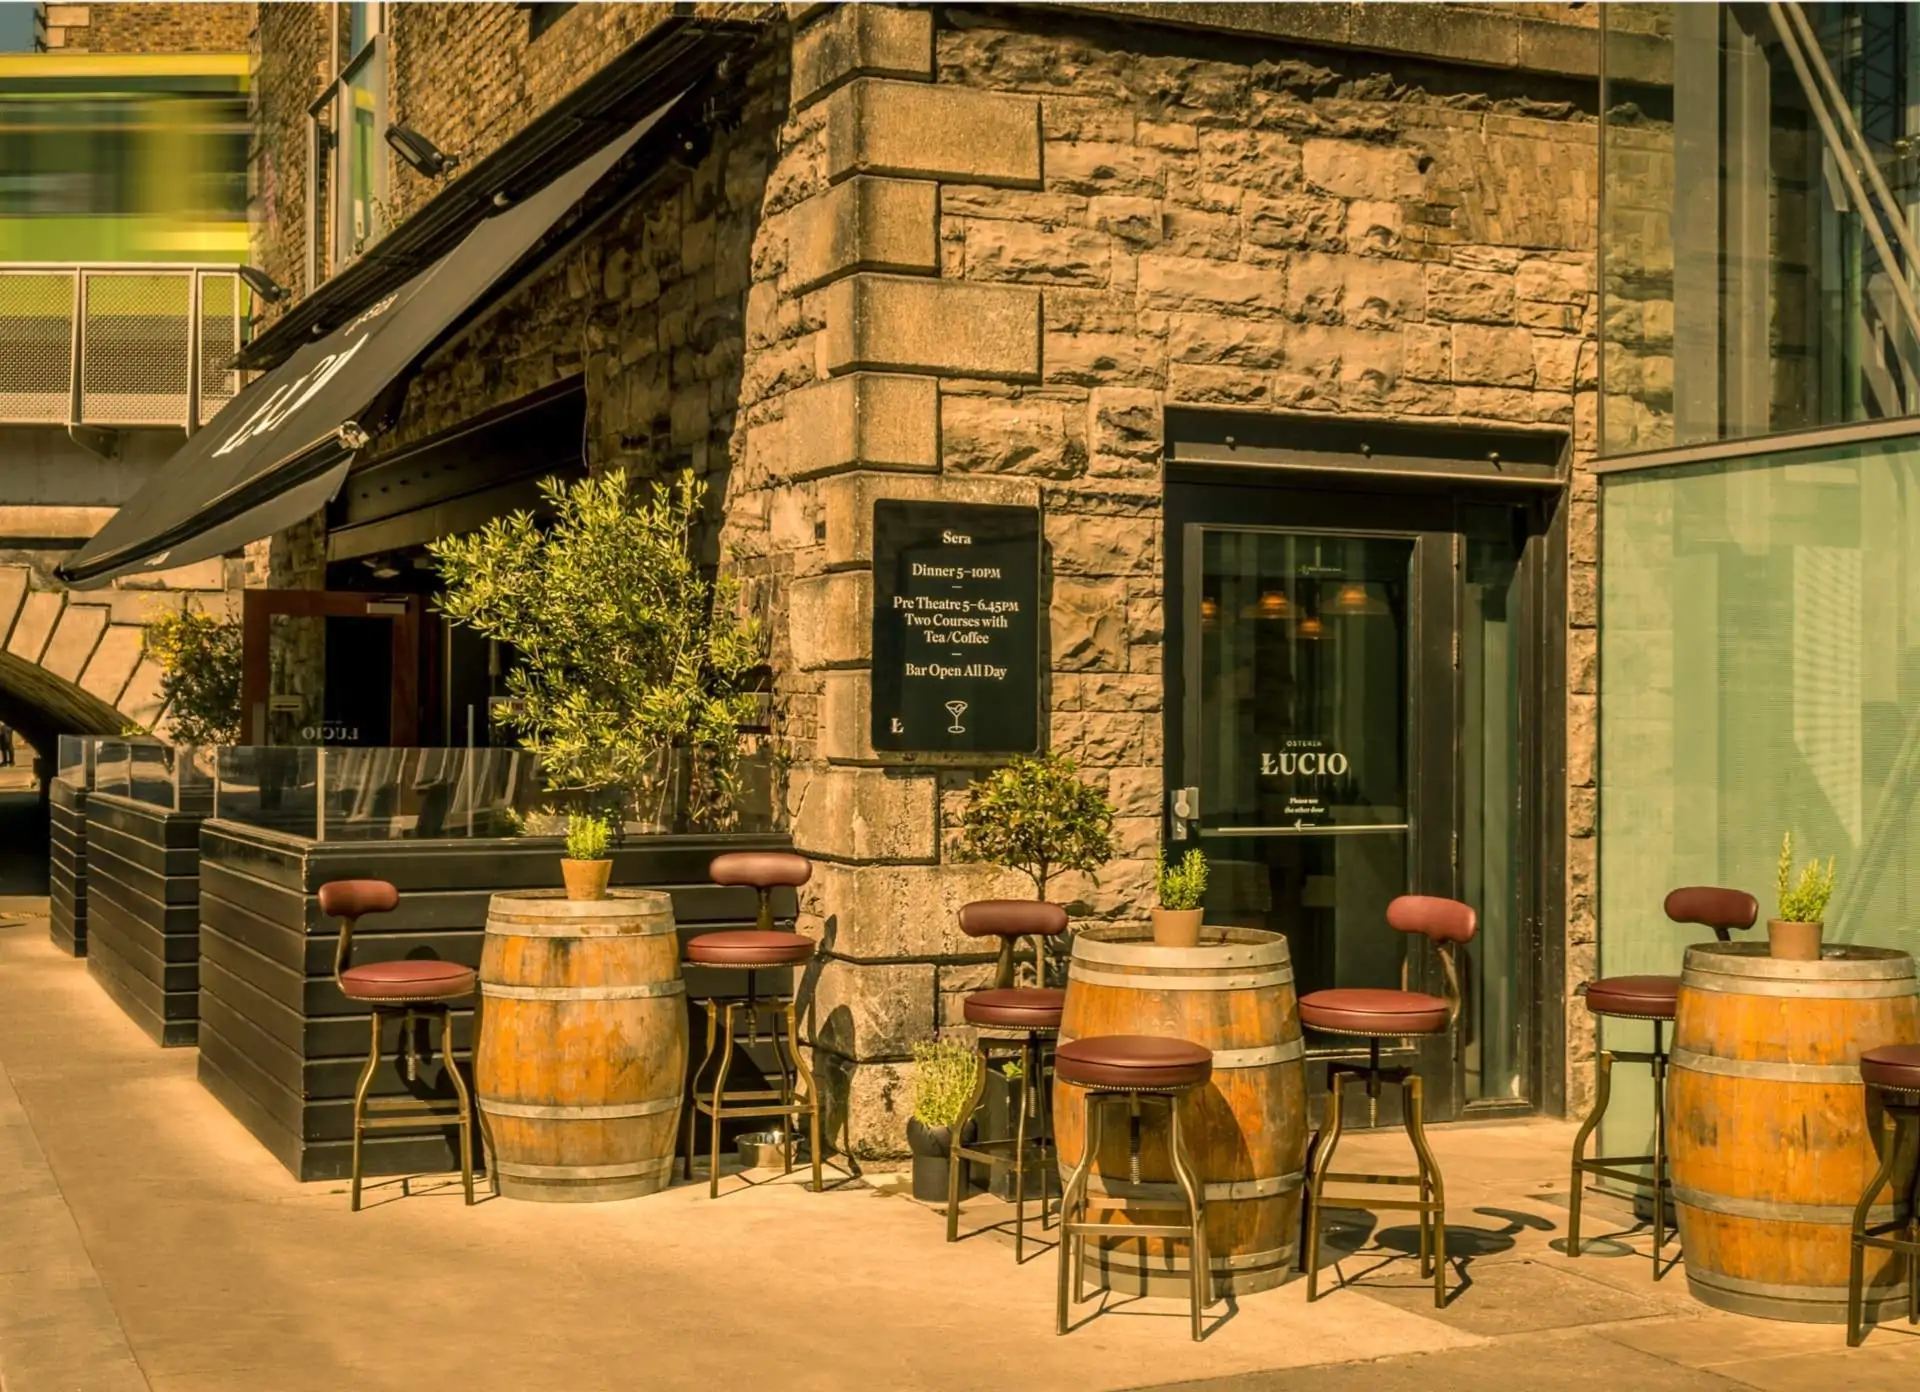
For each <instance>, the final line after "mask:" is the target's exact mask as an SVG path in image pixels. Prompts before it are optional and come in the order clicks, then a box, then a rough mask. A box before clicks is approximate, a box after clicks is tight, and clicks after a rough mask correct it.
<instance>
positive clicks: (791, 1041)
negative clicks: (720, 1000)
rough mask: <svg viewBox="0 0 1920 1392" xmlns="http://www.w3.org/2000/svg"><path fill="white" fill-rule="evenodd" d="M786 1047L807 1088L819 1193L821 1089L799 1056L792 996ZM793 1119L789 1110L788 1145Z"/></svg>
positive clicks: (822, 1186)
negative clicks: (815, 1083)
mask: <svg viewBox="0 0 1920 1392" xmlns="http://www.w3.org/2000/svg"><path fill="white" fill-rule="evenodd" d="M787 1049H788V1052H789V1053H790V1054H791V1055H792V1059H793V1073H794V1077H795V1078H797V1079H798V1080H799V1084H800V1086H802V1087H804V1088H805V1089H806V1090H807V1158H808V1160H810V1161H811V1162H812V1166H813V1192H814V1193H816V1194H818V1193H820V1192H821V1191H822V1190H824V1189H825V1188H826V1182H825V1181H824V1180H823V1179H822V1178H821V1176H820V1089H819V1088H818V1087H816V1086H815V1085H814V1081H813V1070H812V1069H811V1068H809V1067H808V1066H807V1065H806V1063H805V1062H804V1061H803V1060H802V1059H801V1057H800V1007H799V1003H798V1001H796V1000H794V999H791V998H790V999H789V1000H788V1001H787ZM788 1101H789V1102H791V1101H792V1098H791V1097H789V1099H788ZM795 1120H796V1117H795V1116H794V1114H793V1113H792V1112H789V1113H788V1114H787V1117H786V1120H785V1129H786V1131H787V1135H788V1137H789V1145H791V1137H792V1134H793V1123H794V1121H795ZM789 1164H791V1161H789ZM789 1172H791V1171H789Z"/></svg>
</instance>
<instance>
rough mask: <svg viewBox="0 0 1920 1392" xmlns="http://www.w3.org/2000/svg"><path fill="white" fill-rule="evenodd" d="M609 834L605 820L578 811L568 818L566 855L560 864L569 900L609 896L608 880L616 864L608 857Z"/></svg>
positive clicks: (609, 830) (609, 829)
mask: <svg viewBox="0 0 1920 1392" xmlns="http://www.w3.org/2000/svg"><path fill="white" fill-rule="evenodd" d="M610 834H611V828H609V827H608V826H607V820H606V818H604V817H596V816H594V815H593V814H592V813H590V812H578V813H574V814H573V815H571V816H569V817H568V818H567V853H566V855H565V856H563V857H562V858H561V861H560V876H561V878H562V879H563V880H564V881H565V882H566V886H567V898H569V899H604V898H606V897H607V881H608V879H610V878H611V877H612V875H613V861H612V859H611V858H610V857H609V856H608V855H607V841H608V838H609V836H610Z"/></svg>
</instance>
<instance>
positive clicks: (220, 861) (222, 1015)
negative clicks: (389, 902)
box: [199, 820, 795, 1180]
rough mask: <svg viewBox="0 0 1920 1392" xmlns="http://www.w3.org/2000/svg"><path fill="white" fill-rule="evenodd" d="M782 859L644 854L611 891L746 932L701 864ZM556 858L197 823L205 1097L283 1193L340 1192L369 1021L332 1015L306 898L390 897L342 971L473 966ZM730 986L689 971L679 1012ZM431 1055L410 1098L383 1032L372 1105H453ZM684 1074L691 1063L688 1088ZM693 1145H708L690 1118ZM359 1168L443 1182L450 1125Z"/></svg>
mask: <svg viewBox="0 0 1920 1392" xmlns="http://www.w3.org/2000/svg"><path fill="white" fill-rule="evenodd" d="M790 846H791V842H790V840H789V839H788V838H787V837H786V836H784V835H757V834H756V835H737V836H661V837H649V838H645V839H643V840H641V841H639V842H637V843H631V844H629V845H627V846H624V847H621V848H619V849H617V850H616V851H615V852H614V853H613V859H614V872H613V882H614V883H615V884H616V885H622V886H652V887H656V888H660V889H664V890H666V891H667V892H668V893H669V894H670V895H671V896H672V899H673V911H674V917H675V918H676V919H677V920H678V923H679V925H680V931H681V936H682V938H683V939H685V938H688V937H693V936H696V935H697V934H699V933H701V932H708V931H712V930H714V929H717V928H742V927H751V926H752V924H753V918H754V911H755V902H756V901H755V896H754V892H753V891H752V890H750V889H743V888H726V887H722V886H719V885H715V884H712V883H709V882H708V880H707V866H708V863H709V862H710V861H711V860H712V859H713V857H714V856H716V855H718V854H720V853H721V852H723V851H729V850H786V849H789V848H790ZM561 850H562V843H561V842H560V841H559V840H558V839H556V838H546V837H539V838H534V837H528V838H517V839H472V840H468V839H454V840H393V841H315V840H310V839H308V838H305V837H299V836H290V835H286V834H284V833H281V832H276V831H268V830H264V829H262V828H259V827H253V826H245V825H242V824H240V823H237V822H229V821H218V820H208V821H207V822H206V824H205V825H204V826H203V827H202V828H201V832H200V856H201V865H200V877H201V894H200V982H199V987H200V989H199V1016H200V1038H199V1043H200V1070H199V1072H200V1081H201V1083H202V1084H204V1085H205V1086H206V1088H207V1089H208V1090H209V1091H210V1092H212V1093H213V1094H214V1095H215V1096H216V1097H218V1098H219V1099H220V1101H221V1103H222V1104H224V1105H225V1106H226V1108H227V1110H228V1111H230V1112H232V1113H233V1114H234V1116H235V1117H237V1118H238V1119H239V1121H240V1122H241V1124H242V1125H244V1126H245V1127H246V1128H247V1129H248V1130H249V1131H251V1132H253V1134H254V1135H255V1136H256V1137H257V1138H258V1139H259V1140H260V1142H261V1143H262V1144H263V1145H265V1146H266V1147H267V1149H269V1150H270V1151H272V1152H273V1154H274V1156H275V1157H276V1158H277V1159H279V1161H280V1163H281V1164H283V1165H285V1166H286V1167H287V1169H288V1170H289V1171H290V1172H291V1173H292V1174H293V1175H294V1176H295V1177H296V1178H298V1179H302V1180H314V1179H339V1178H342V1177H344V1176H345V1175H346V1174H347V1173H348V1172H349V1166H350V1163H351V1158H352V1155H351V1152H352V1134H353V1133H352V1098H353V1090H354V1085H355V1083H356V1081H357V1080H358V1078H359V1074H360V1069H361V1067H362V1065H363V1063H364V1061H365V1059H366V1055H367V1047H368V1044H369V1042H370V1033H369V1031H370V1026H369V1024H368V1011H367V1008H366V1007H365V1006H364V1005H356V1004H354V1003H352V1002H349V1001H348V1000H346V999H345V998H344V997H343V996H341V994H340V992H339V988H338V987H336V986H335V984H334V981H333V956H334V949H335V946H336V943H337V941H338V937H339V928H338V924H337V923H336V922H335V921H334V920H332V919H329V918H327V917H325V916H324V915H322V914H321V913H320V907H319V903H318V900H317V897H316V896H317V893H318V890H319V888H320V886H321V885H323V884H326V883H327V882H328V881H330V880H347V879H378V880H386V881H389V882H390V883H392V884H393V885H394V886H396V887H397V888H398V889H399V890H400V896H401V897H400V906H399V908H397V909H396V910H395V911H394V912H393V913H390V914H381V915H378V916H376V917H370V918H368V919H366V920H365V921H364V922H362V923H361V925H360V926H359V928H358V929H357V930H356V931H355V934H354V961H355V962H356V963H367V962H380V961H392V960H395V959H399V958H406V957H431V958H440V959H443V960H446V961H452V962H460V963H463V964H464V965H466V966H470V967H478V966H479V965H480V948H481V943H482V940H483V938H484V936H485V932H484V929H485V925H486V918H487V904H488V900H489V899H490V897H491V896H492V895H493V894H494V892H495V891H498V890H503V889H540V888H555V887H558V885H559V883H560V854H561ZM774 907H775V912H776V913H777V914H778V915H779V916H780V917H782V918H789V917H791V916H792V914H793V913H794V909H795V896H794V894H793V891H791V890H782V891H780V892H779V893H778V894H777V895H776V896H775V900H774ZM739 975H740V974H739V973H736V972H701V971H699V970H693V971H689V972H688V973H687V993H688V997H689V1000H690V1001H693V1000H698V999H700V998H701V997H702V996H704V995H709V994H712V995H729V994H737V993H738V992H739V991H740V989H741V982H740V980H739ZM790 975H791V974H790V973H780V972H763V973H761V974H760V977H761V982H762V987H761V989H762V990H763V991H769V992H770V991H784V990H789V989H791V982H790V979H788V978H790ZM689 1013H690V1016H691V1018H690V1022H689V1023H690V1028H691V1029H692V1031H693V1033H694V1035H695V1036H696V1040H697V1042H698V1043H700V1044H704V1042H705V1040H704V1033H703V1031H704V1021H703V1020H702V1019H701V1018H700V1013H699V1011H698V1010H697V1009H695V1010H692V1011H690V1012H689ZM472 1045H473V1011H472V1009H471V1007H469V1008H466V1009H461V1010H457V1011H456V1012H455V1015H454V1047H455V1053H456V1056H457V1057H458V1058H459V1059H460V1060H462V1062H463V1063H464V1062H466V1061H468V1060H470V1057H471V1053H470V1051H471V1049H472ZM437 1048H438V1041H437V1040H432V1041H424V1040H423V1041H422V1048H421V1051H420V1060H419V1062H420V1068H419V1077H418V1080H417V1081H415V1082H411V1083H409V1082H408V1081H407V1080H406V1079H405V1078H404V1077H403V1076H402V1074H401V1071H400V1070H399V1068H397V1067H396V1066H395V1064H394V1062H393V1056H394V1054H395V1052H396V1043H395V1038H394V1029H393V1027H392V1026H391V1025H389V1026H388V1027H387V1032H386V1038H385V1057H384V1058H383V1060H382V1063H381V1066H380V1068H379V1069H378V1070H377V1071H376V1073H375V1075H374V1081H373V1086H372V1091H371V1095H372V1096H401V1095H404V1094H411V1095H414V1096H417V1097H423V1098H424V1097H432V1098H438V1099H441V1100H451V1098H452V1096H453V1090H452V1085H451V1083H450V1082H448V1080H447V1079H446V1078H445V1077H444V1076H443V1070H442V1068H441V1066H440V1064H439V1061H438V1057H437V1053H436V1052H435V1051H436V1050H437ZM698 1063H699V1051H698V1049H695V1050H693V1051H692V1053H691V1054H690V1061H689V1065H688V1067H689V1071H691V1069H692V1068H693V1067H695V1066H697V1065H698ZM765 1124H766V1123H765V1122H764V1121H761V1122H760V1123H758V1127H757V1128H756V1127H754V1126H750V1125H743V1126H741V1127H740V1128H739V1129H742V1130H746V1129H764V1127H765ZM732 1129H733V1128H731V1127H730V1128H729V1130H732ZM699 1136H700V1141H701V1144H702V1145H703V1146H704V1144H705V1138H706V1128H705V1122H704V1119H703V1121H702V1125H701V1128H700V1133H699ZM477 1139H478V1138H477V1137H476V1142H477ZM729 1143H730V1141H729ZM723 1154H724V1152H723ZM363 1157H364V1159H363V1163H364V1172H365V1173H366V1174H369V1175H390V1174H417V1173H441V1172H445V1171H447V1170H451V1169H453V1168H455V1167H456V1166H457V1165H458V1163H459V1158H458V1157H459V1133H458V1130H457V1129H456V1128H454V1127H452V1126H445V1127H439V1128H435V1129H429V1130H423V1131H422V1132H420V1133H418V1134H415V1133H412V1132H393V1131H375V1132H369V1133H368V1135H367V1137H366V1140H365V1141H364V1142H363ZM479 1163H480V1160H479V1156H478V1154H477V1153H476V1156H475V1164H476V1166H478V1165H479Z"/></svg>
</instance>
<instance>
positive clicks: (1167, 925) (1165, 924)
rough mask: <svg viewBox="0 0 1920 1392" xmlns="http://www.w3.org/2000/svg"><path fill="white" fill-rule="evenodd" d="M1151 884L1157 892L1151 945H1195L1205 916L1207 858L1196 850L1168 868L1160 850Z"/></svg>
mask: <svg viewBox="0 0 1920 1392" xmlns="http://www.w3.org/2000/svg"><path fill="white" fill-rule="evenodd" d="M1154 882H1155V884H1156V885H1157V886H1158V888H1159V891H1160V902H1159V904H1157V905H1156V906H1155V907H1154V910H1153V941H1154V945H1155V946H1156V947H1195V946H1197V945H1198V944H1199V942H1200V920H1201V919H1202V918H1204V917H1205V916H1206V909H1205V908H1204V907H1202V906H1203V904H1204V903H1205V901H1206V897H1207V858H1206V857H1205V856H1204V855H1202V854H1201V853H1200V851H1199V849H1198V848H1197V847H1196V848H1195V849H1193V850H1190V851H1188V852H1187V853H1186V854H1185V855H1184V856H1182V857H1181V858H1180V863H1179V864H1178V865H1168V864H1167V853H1166V851H1165V850H1162V851H1161V852H1160V859H1159V864H1158V870H1157V873H1156V874H1155V875H1154Z"/></svg>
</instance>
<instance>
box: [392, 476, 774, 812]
mask: <svg viewBox="0 0 1920 1392" xmlns="http://www.w3.org/2000/svg"><path fill="white" fill-rule="evenodd" d="M540 488H541V492H542V493H543V494H544V495H545V497H546V499H547V501H548V502H549V503H550V504H551V505H552V508H553V512H554V518H553V521H552V523H551V524H550V525H547V526H542V525H540V524H538V523H536V522H535V520H534V518H533V515H532V514H531V513H528V512H524V511H523V512H517V513H514V514H513V515H512V516H510V517H500V518H495V519H494V520H493V521H491V522H489V523H488V524H487V525H486V526H485V527H484V528H482V529H481V530H480V531H478V532H475V533H472V534H470V535H467V536H458V537H444V538H442V539H440V540H439V541H436V542H434V543H432V544H431V546H430V548H429V549H430V550H431V551H432V553H433V556H434V559H435V561H436V562H437V563H438V566H439V570H440V574H441V577H442V578H443V580H444V581H445V584H446V589H445V593H444V594H443V595H442V596H441V598H440V601H439V603H440V608H441V610H442V611H443V612H444V613H445V614H446V615H447V617H448V618H449V619H451V620H452V621H453V622H455V623H459V624H464V625H465V626H467V627H468V628H471V629H472V630H473V631H474V632H476V633H478V634H480V635H481V636H483V637H486V638H493V639H496V640H498V641H500V642H503V643H510V644H512V645H513V647H514V648H515V649H516V651H517V653H518V661H517V662H516V663H515V665H514V667H513V669H512V671H510V672H509V673H508V674H507V688H508V692H509V694H510V695H511V696H512V697H513V698H514V699H515V700H516V701H517V702H518V704H517V705H516V706H514V707H512V708H510V709H509V710H507V711H506V712H504V713H503V715H502V721H503V723H505V724H506V725H507V726H508V727H509V728H510V729H511V730H513V732H514V733H515V734H516V735H518V736H519V738H520V741H521V743H522V744H523V745H524V746H525V747H526V748H528V749H530V750H533V751H534V752H536V753H537V754H539V755H540V757H541V765H542V769H543V771H544V773H545V774H546V776H547V778H548V780H549V781H550V782H551V784H552V785H553V786H554V787H555V788H556V789H569V788H571V789H606V790H611V791H613V792H614V793H615V794H617V797H618V800H619V801H620V803H621V804H622V806H623V808H624V809H625V810H627V811H629V812H631V813H632V814H633V815H635V816H638V817H640V818H641V819H642V820H646V821H651V822H654V823H658V824H669V823H672V822H675V821H677V820H678V819H677V818H676V817H674V816H673V815H672V814H671V809H670V808H669V806H668V799H669V798H670V797H671V795H672V792H673V787H674V779H673V765H674V762H675V758H676V755H677V754H678V753H680V752H685V753H686V754H687V755H688V756H689V762H690V766H691V777H690V779H689V783H690V788H689V806H688V809H687V810H688V816H689V819H690V820H691V822H692V823H693V824H694V825H695V826H698V827H703V828H708V829H713V830H725V829H726V828H727V827H729V826H731V825H732V824H733V822H734V821H735V820H736V819H737V816H738V808H737V802H738V797H739V792H740V782H741V780H740V773H739V756H740V732H739V727H740V725H741V724H743V723H745V722H747V721H749V720H751V719H752V718H753V716H754V714H755V707H754V700H753V696H752V695H751V694H750V692H749V689H748V688H749V684H750V682H751V680H752V674H753V673H754V672H755V670H756V669H757V668H758V667H759V665H760V663H761V660H762V654H763V652H764V649H765V646H766V645H765V640H764V636H763V634H762V632H761V629H760V626H759V624H757V623H756V622H755V621H753V620H751V619H747V618H743V617H742V616H741V615H740V612H739V610H740V588H739V584H738V582H737V581H736V580H734V579H733V578H732V577H729V576H721V577H719V578H718V579H714V580H708V579H707V578H706V577H705V576H704V575H703V574H702V571H701V568H700V564H699V561H698V559H697V557H696V555H695V550H694V529H695V527H696V526H697V525H698V523H699V521H700V519H701V517H702V515H703V512H704V508H705V504H706V485H705V484H704V483H702V482H701V481H700V480H699V479H696V478H694V477H693V476H691V475H686V476H683V477H682V478H681V479H680V480H679V481H678V482H677V483H665V482H661V483H655V484H651V485H645V486H643V487H636V485H634V484H633V483H631V482H629V480H628V478H627V475H626V474H625V473H624V472H622V471H619V470H614V471H610V472H607V473H603V474H600V475H597V476H596V477H593V478H589V479H583V480H580V481H578V482H576V483H572V484H566V483H562V482H560V481H559V480H557V479H547V480H544V481H543V482H542V483H541V485H540Z"/></svg>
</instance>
